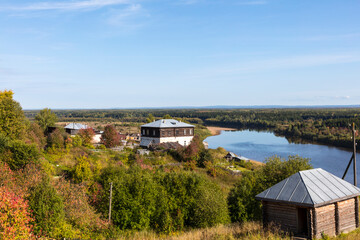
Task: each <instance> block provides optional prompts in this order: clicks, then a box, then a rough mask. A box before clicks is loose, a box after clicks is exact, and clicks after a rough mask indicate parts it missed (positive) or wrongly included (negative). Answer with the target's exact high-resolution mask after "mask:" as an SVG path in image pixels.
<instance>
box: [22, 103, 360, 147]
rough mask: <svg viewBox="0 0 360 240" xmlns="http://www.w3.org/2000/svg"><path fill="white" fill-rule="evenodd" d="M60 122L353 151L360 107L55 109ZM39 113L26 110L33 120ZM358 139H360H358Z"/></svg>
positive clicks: (359, 118) (358, 124) (26, 113)
mask: <svg viewBox="0 0 360 240" xmlns="http://www.w3.org/2000/svg"><path fill="white" fill-rule="evenodd" d="M53 112H54V113H55V114H56V115H57V116H58V118H59V120H60V121H80V122H92V121H100V122H101V121H110V122H111V121H122V122H124V123H127V124H129V123H131V124H133V125H140V124H141V123H144V122H146V119H147V118H148V116H149V114H152V115H153V116H154V117H155V118H156V119H159V118H162V117H163V116H165V115H167V114H169V115H170V116H171V117H173V118H176V119H179V120H182V121H187V122H190V123H194V124H201V125H205V126H219V127H231V128H236V129H250V130H266V131H271V132H274V133H275V134H277V135H280V136H285V137H287V139H288V140H289V141H293V142H301V141H311V142H317V143H322V144H327V145H333V146H338V147H345V148H352V139H351V137H352V135H351V130H350V124H351V123H353V122H354V123H355V124H356V126H358V127H359V126H360V108H323V109H321V108H309V109H301V108H294V109H288V108H274V109H208V108H207V109H134V110H131V109H129V110H54V111H53ZM37 113H38V111H35V110H34V111H30V110H28V111H25V115H26V116H27V117H28V118H30V119H31V118H34V117H35V116H36V114H37ZM358 137H359V136H358Z"/></svg>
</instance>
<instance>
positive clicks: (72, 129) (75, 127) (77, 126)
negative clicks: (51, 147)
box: [64, 123, 89, 135]
mask: <svg viewBox="0 0 360 240" xmlns="http://www.w3.org/2000/svg"><path fill="white" fill-rule="evenodd" d="M64 128H65V131H66V132H67V133H69V134H70V135H76V134H77V133H78V132H79V131H80V130H81V129H87V128H89V126H87V125H84V124H81V123H69V124H68V125H66V126H65V127H64Z"/></svg>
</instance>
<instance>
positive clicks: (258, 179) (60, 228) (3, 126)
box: [0, 91, 357, 239]
mask: <svg viewBox="0 0 360 240" xmlns="http://www.w3.org/2000/svg"><path fill="white" fill-rule="evenodd" d="M12 96H13V93H12V92H11V91H0V172H1V173H0V239H38V238H40V239H60V238H72V239H74V238H76V239H123V238H130V239H133V238H137V237H136V236H138V235H139V234H140V233H144V232H145V233H147V234H148V235H149V236H150V238H152V239H154V238H155V239H156V238H170V237H174V236H177V237H178V239H182V236H184V239H203V238H204V235H203V234H204V233H205V232H207V233H208V234H213V235H211V236H213V237H211V238H209V239H218V238H220V237H221V236H219V235H218V234H224V237H226V239H227V238H229V239H244V238H248V239H263V238H265V237H266V238H269V239H280V238H288V237H289V236H287V235H286V234H284V233H281V232H277V231H275V233H273V232H272V233H269V232H268V231H269V230H262V229H261V228H260V227H259V226H260V225H259V220H260V219H261V205H260V202H258V201H256V200H255V198H254V197H255V195H256V194H258V193H260V192H262V191H263V190H265V189H266V188H268V187H270V186H272V185H274V184H276V183H277V182H279V181H281V180H283V179H285V178H286V177H289V176H290V175H292V174H294V173H296V172H298V171H300V170H305V169H309V168H311V163H310V162H309V159H305V158H301V157H299V156H289V157H288V158H287V159H281V158H279V157H276V156H274V157H271V158H269V159H267V160H266V162H265V164H260V163H258V164H256V163H253V162H244V161H239V162H234V161H232V162H231V161H230V162H228V161H227V160H225V159H224V155H225V154H226V153H227V152H226V151H225V150H224V149H222V148H218V149H205V147H204V145H203V143H202V140H203V139H204V137H206V136H207V135H209V132H208V130H207V129H206V128H205V127H204V126H203V124H214V125H221V126H234V125H236V126H239V123H240V122H236V121H234V125H231V124H232V123H231V122H232V120H233V119H235V118H238V119H241V118H242V119H250V118H252V119H255V116H263V117H264V118H265V116H268V118H269V119H271V122H274V123H275V122H278V123H279V124H280V123H281V124H282V126H284V125H286V124H285V123H287V124H289V122H288V121H289V120H284V119H290V116H291V115H292V114H293V115H294V116H293V118H292V119H291V121H292V122H296V121H299V123H304V122H307V121H310V120H311V121H313V124H315V122H316V121H317V122H320V119H321V122H324V121H325V122H326V121H327V120H324V119H322V118H324V116H325V115H326V116H332V115H331V110H326V111H325V110H321V111H320V113H318V114H316V112H313V110H309V112H308V113H307V114H308V115H310V113H311V114H312V115H311V117H310V116H309V118H308V119H305V120H301V119H302V118H303V119H304V118H305V115H306V114H305V112H306V111H305V110H304V112H303V114H302V117H301V116H299V110H297V111H295V110H284V112H282V110H236V111H230V110H226V111H225V110H206V111H205V110H171V111H170V110H169V111H168V110H166V111H165V110H156V111H155V110H146V111H145V110H106V111H105V110H104V111H100V110H99V111H97V110H94V111H93V110H91V111H90V110H86V111H85V110H82V111H52V110H50V109H43V110H41V111H23V110H22V108H21V105H20V104H19V103H18V102H16V101H15V100H14V99H13V97H12ZM273 111H279V112H281V113H280V114H275V116H271V115H272V113H273ZM292 111H294V112H292ZM301 111H303V110H300V112H301ZM322 111H323V112H322ZM338 111H340V110H338ZM352 111H354V112H352ZM291 112H292V114H290V113H291ZM340 112H341V111H340ZM355 112H356V110H351V109H349V110H344V112H343V114H342V115H341V117H339V118H337V117H335V116H332V117H331V118H330V117H329V119H328V120H331V119H339V121H338V122H341V121H342V120H341V121H340V119H346V118H345V117H344V116H350V115H351V114H352V115H351V116H353V117H349V118H348V120H349V121H352V120H353V119H355V117H354V115H355V114H357V113H355ZM149 114H153V116H155V118H160V117H163V116H166V117H169V115H171V116H172V117H174V118H178V119H181V120H183V121H189V122H192V123H196V129H195V132H196V136H195V137H194V139H193V141H192V143H191V144H190V145H189V146H187V147H178V148H176V149H164V148H161V147H160V148H158V149H154V151H152V152H151V153H150V154H149V155H140V154H139V153H138V152H137V149H136V148H133V149H131V148H124V150H122V151H116V150H112V149H111V147H112V146H114V145H116V144H117V143H116V141H118V139H117V134H116V128H115V127H114V126H113V125H111V123H114V122H117V123H119V124H122V123H125V124H135V125H136V124H141V123H142V122H146V121H147V119H148V120H149V119H150V120H151V119H152V117H151V115H149ZM167 114H169V115H167ZM316 115H318V116H320V115H321V116H322V117H318V118H317V120H316V119H315V116H316ZM280 116H282V117H280ZM222 118H224V120H221V119H222ZM225 118H226V119H228V120H225ZM312 118H314V119H312ZM66 121H81V122H87V121H89V122H94V121H97V122H101V121H104V123H105V126H104V136H103V140H102V141H103V145H100V146H98V147H95V146H93V145H92V144H91V141H90V139H91V136H92V134H94V133H93V132H92V130H84V131H80V132H79V134H77V135H76V136H75V137H71V136H70V135H68V134H67V133H66V132H65V131H64V130H63V129H62V128H61V127H59V128H57V129H56V130H54V131H48V129H49V128H48V127H52V126H55V125H56V124H58V123H59V122H66ZM222 121H223V122H222ZM249 121H250V120H249ZM254 121H255V120H254ZM264 121H265V120H264ZM268 121H269V123H268V124H269V125H266V127H269V126H270V120H268ZM334 121H335V120H334ZM216 123H218V124H216ZM222 124H223V125H222ZM341 124H344V125H342V127H343V128H344V129H345V128H346V126H345V125H346V124H347V122H344V123H341ZM247 126H248V127H250V123H249V125H247ZM242 127H245V125H242ZM253 127H254V128H255V127H256V128H260V125H258V126H257V125H253ZM264 127H265V126H264ZM273 128H276V126H273ZM334 128H335V125H334ZM336 129H339V126H336ZM105 134H106V137H105ZM230 167H231V168H232V169H237V170H240V171H241V174H240V175H237V174H233V173H232V171H229V168H230ZM264 176H266V177H264ZM111 184H112V186H113V188H112V198H111V199H112V205H111V206H112V211H111V213H112V214H111V218H110V221H109V199H110V192H109V189H110V185H111ZM252 221H255V223H254V224H252V223H251V222H252ZM244 224H245V225H244ZM209 229H214V230H209ZM219 229H222V230H219ZM224 229H225V230H224ZM196 231H200V232H202V233H201V234H200V235H199V237H195V235H191V236H192V237H186V236H188V235H187V234H197V233H196ZM212 231H214V233H212ZM217 231H226V233H218V232H217ZM272 231H273V230H272ZM145 236H146V234H145ZM139 238H140V239H144V238H145V239H146V237H143V236H140V237H139ZM205 238H208V237H205Z"/></svg>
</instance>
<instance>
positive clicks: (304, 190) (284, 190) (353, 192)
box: [256, 168, 360, 207]
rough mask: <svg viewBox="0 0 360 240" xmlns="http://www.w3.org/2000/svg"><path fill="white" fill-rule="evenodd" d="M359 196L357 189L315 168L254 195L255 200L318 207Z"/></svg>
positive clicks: (359, 190) (292, 176)
mask: <svg viewBox="0 0 360 240" xmlns="http://www.w3.org/2000/svg"><path fill="white" fill-rule="evenodd" d="M359 195H360V189H359V188H357V187H355V186H354V185H352V184H351V183H348V182H347V181H345V180H343V179H341V178H339V177H336V176H334V175H333V174H331V173H329V172H327V171H325V170H323V169H321V168H316V169H311V170H306V171H300V172H298V173H296V174H294V175H291V176H290V177H288V178H286V179H284V180H283V181H281V182H279V183H278V184H276V185H274V186H272V187H270V188H268V189H266V190H265V191H263V192H262V193H260V194H258V195H256V199H257V200H264V201H272V202H284V203H289V204H294V205H299V206H306V207H319V206H322V205H326V204H329V203H333V202H338V201H341V200H343V199H348V198H351V197H355V196H359Z"/></svg>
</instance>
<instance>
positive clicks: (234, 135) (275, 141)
mask: <svg viewBox="0 0 360 240" xmlns="http://www.w3.org/2000/svg"><path fill="white" fill-rule="evenodd" d="M205 141H206V142H208V143H209V148H218V147H223V148H225V149H226V150H227V151H230V152H234V153H236V154H237V155H241V156H244V157H247V158H250V159H254V160H257V161H262V162H263V161H264V160H265V159H266V158H268V157H271V156H274V155H278V156H281V157H284V158H287V157H288V156H289V155H299V156H301V157H307V158H310V159H311V160H310V162H311V164H312V165H313V167H314V168H323V169H325V170H326V171H329V172H331V173H333V174H334V175H336V176H338V177H342V175H343V174H344V171H345V168H346V166H347V164H348V162H349V160H350V158H351V156H352V151H351V150H347V149H342V148H338V147H329V146H325V145H317V144H299V143H289V142H288V141H287V140H286V138H285V137H277V136H275V135H274V134H273V133H270V132H257V131H249V130H246V131H222V132H221V134H220V135H217V136H211V137H208V138H207V139H206V140H205ZM356 159H357V173H358V174H357V176H358V183H359V182H360V154H359V153H357V154H356ZM345 179H346V180H347V181H349V182H351V183H353V169H352V165H351V167H350V169H349V171H348V173H347V176H346V178H345ZM358 185H360V184H358Z"/></svg>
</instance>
